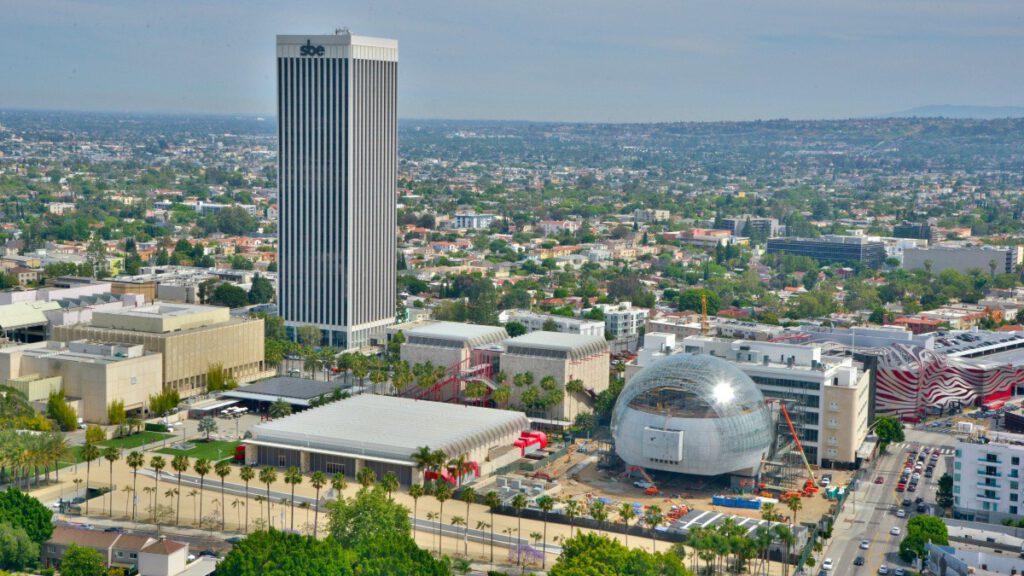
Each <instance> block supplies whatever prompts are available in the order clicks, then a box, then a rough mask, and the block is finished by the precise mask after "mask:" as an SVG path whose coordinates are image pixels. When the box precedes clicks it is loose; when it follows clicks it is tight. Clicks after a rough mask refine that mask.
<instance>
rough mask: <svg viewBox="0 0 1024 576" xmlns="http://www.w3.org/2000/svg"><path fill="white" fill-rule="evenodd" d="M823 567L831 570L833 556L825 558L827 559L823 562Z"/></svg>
mask: <svg viewBox="0 0 1024 576" xmlns="http://www.w3.org/2000/svg"><path fill="white" fill-rule="evenodd" d="M821 569H822V570H831V569H832V559H831V558H825V561H824V562H822V563H821Z"/></svg>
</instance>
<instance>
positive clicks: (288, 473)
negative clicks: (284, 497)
mask: <svg viewBox="0 0 1024 576" xmlns="http://www.w3.org/2000/svg"><path fill="white" fill-rule="evenodd" d="M284 481H285V483H286V484H288V485H289V486H291V491H292V498H291V509H292V514H291V519H290V520H289V526H288V529H289V530H291V531H292V532H294V531H295V486H296V485H297V484H302V472H300V471H299V469H298V467H296V466H289V467H288V470H285V473H284Z"/></svg>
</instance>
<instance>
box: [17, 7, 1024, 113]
mask: <svg viewBox="0 0 1024 576" xmlns="http://www.w3.org/2000/svg"><path fill="white" fill-rule="evenodd" d="M0 6H2V7H3V9H4V11H5V13H6V14H8V15H9V17H8V18H6V19H5V23H4V24H0V50H2V51H3V52H4V53H5V54H7V55H8V56H9V57H8V58H6V59H5V60H6V62H5V64H4V65H3V66H0V85H4V86H5V87H6V89H5V91H4V92H3V93H0V107H2V108H30V109H56V110H75V111H79V110H81V111H108V112H156V113H184V114H193V113H210V114H243V115H261V116H271V115H272V111H273V110H274V109H275V103H274V93H275V91H274V82H273V61H274V58H273V40H274V37H275V36H276V35H277V34H289V33H300V34H301V33H310V34H312V33H327V32H329V31H330V30H332V29H333V28H335V27H338V26H345V27H348V28H349V29H351V30H352V31H353V33H356V34H361V35H368V36H382V37H393V38H397V39H398V40H399V43H400V45H401V46H402V47H403V53H404V54H407V55H408V56H407V57H406V58H405V60H406V65H405V66H403V68H402V72H401V73H400V77H399V94H400V96H399V116H400V117H401V118H404V119H435V118H436V119H465V120H529V121H556V122H557V121H564V122H672V121H714V120H752V119H770V118H791V119H832V118H854V117H874V116H886V115H892V114H895V113H899V112H901V111H905V110H908V109H913V108H918V107H925V106H933V105H947V104H948V105H965V106H1007V107H1012V106H1022V105H1024V100H1020V98H1021V97H1020V96H1019V94H1021V93H1024V90H1022V88H1024V78H1022V77H1021V75H1020V74H1018V73H1017V71H1016V69H1015V65H1014V62H1016V61H1018V60H1019V59H1020V56H1021V55H1024V19H1022V18H1021V14H1022V12H1024V11H1022V10H1021V9H1020V8H1019V5H1017V4H1015V3H1013V2H1008V1H998V0H992V1H988V2H982V3H971V2H960V1H946V2H939V3H929V4H927V5H919V4H917V3H914V2H900V3H896V4H895V5H892V6H889V5H888V4H887V3H883V2H869V3H866V4H859V5H857V6H829V7H824V8H822V7H817V9H816V10H815V11H814V12H813V13H810V12H809V11H808V10H806V8H807V7H808V6H810V5H809V4H808V3H806V2H798V1H795V0H779V1H775V2H772V3H771V5H770V6H767V5H765V3H758V4H752V3H744V2H728V3H715V4H712V3H705V2H694V3H689V4H687V5H685V6H676V5H667V4H664V3H659V2H646V3H642V4H640V5H637V6H630V7H628V9H627V8H623V7H622V6H620V5H618V4H614V3H610V2H599V3H587V4H586V6H587V7H590V8H591V9H590V10H589V11H588V10H585V9H584V4H583V3H580V2H566V3H562V4H560V5H559V6H558V7H556V8H554V9H550V10H548V11H546V12H545V13H544V17H543V18H541V17H540V16H538V13H537V11H536V10H535V8H536V6H535V5H533V4H531V5H525V6H486V7H484V6H477V5H475V4H473V3H468V2H462V1H461V0H448V1H445V2H438V3H435V4H434V5H432V6H431V7H420V6H412V7H410V6H403V5H402V3H401V2H381V3H375V4H374V5H372V6H368V7H367V6H354V7H345V9H342V10H338V9H330V8H329V4H328V3H325V2H319V1H314V2H309V3H307V4H306V5H305V6H306V8H305V9H304V11H303V12H302V13H301V14H297V15H296V14H286V13H285V12H284V11H283V10H280V9H279V8H278V7H277V6H275V5H273V4H270V3H267V2H255V3H252V4H251V6H250V9H249V10H247V11H246V12H245V13H244V15H243V17H240V15H239V13H238V12H237V11H236V10H234V9H233V8H232V7H231V6H229V5H227V4H225V3H220V2H212V3H198V2H188V3H185V4H180V3H179V4H176V5H174V6H164V5H159V4H147V5H143V6H136V5H135V4H132V3H127V2H120V1H115V2H89V1H69V0H48V1H45V2H40V3H34V4H33V5H31V6H29V5H23V4H21V3H15V2H8V1H6V0H4V1H0ZM40 47H45V49H40ZM508 54H517V55H521V57H519V58H508V57H507V56H508ZM175 55H180V58H179V57H175ZM695 79H696V80H695ZM755 92H756V93H757V96H756V97H751V96H749V95H750V94H751V93H755ZM1010 95H1018V96H1010ZM1013 98H1017V100H1013Z"/></svg>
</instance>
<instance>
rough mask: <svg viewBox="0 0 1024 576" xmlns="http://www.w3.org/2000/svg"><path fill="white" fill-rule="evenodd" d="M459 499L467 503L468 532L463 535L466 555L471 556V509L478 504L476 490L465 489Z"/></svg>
mask: <svg viewBox="0 0 1024 576" xmlns="http://www.w3.org/2000/svg"><path fill="white" fill-rule="evenodd" d="M459 499H460V500H462V501H463V502H465V503H466V531H465V533H464V534H463V535H462V536H463V538H462V540H463V542H464V543H465V548H466V552H465V554H466V556H469V507H470V506H471V505H473V504H476V490H474V489H473V487H472V486H467V487H465V488H463V489H462V493H460V494H459Z"/></svg>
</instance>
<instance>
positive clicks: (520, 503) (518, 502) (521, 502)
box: [512, 493, 526, 566]
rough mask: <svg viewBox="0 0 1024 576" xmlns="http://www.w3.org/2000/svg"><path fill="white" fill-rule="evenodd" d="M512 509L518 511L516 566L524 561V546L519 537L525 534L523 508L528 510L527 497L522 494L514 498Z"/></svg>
mask: <svg viewBox="0 0 1024 576" xmlns="http://www.w3.org/2000/svg"><path fill="white" fill-rule="evenodd" d="M512 508H514V509H515V511H516V521H517V526H516V566H519V565H520V564H521V563H522V561H523V546H522V543H521V541H520V538H519V535H520V534H522V533H523V508H526V496H525V495H524V494H522V493H519V494H516V495H515V496H513V497H512Z"/></svg>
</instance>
